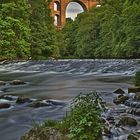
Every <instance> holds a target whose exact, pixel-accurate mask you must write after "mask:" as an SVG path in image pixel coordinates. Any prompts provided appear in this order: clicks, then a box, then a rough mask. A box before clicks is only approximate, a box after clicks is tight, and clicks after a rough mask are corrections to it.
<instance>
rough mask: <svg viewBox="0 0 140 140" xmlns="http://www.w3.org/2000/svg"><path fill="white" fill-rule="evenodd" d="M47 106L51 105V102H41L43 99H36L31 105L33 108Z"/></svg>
mask: <svg viewBox="0 0 140 140" xmlns="http://www.w3.org/2000/svg"><path fill="white" fill-rule="evenodd" d="M45 106H49V104H47V103H44V102H41V101H34V102H32V104H30V105H29V107H33V108H38V107H45Z"/></svg>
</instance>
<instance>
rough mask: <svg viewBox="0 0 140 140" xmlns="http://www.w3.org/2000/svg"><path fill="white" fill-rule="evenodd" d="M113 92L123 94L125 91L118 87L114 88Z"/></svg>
mask: <svg viewBox="0 0 140 140" xmlns="http://www.w3.org/2000/svg"><path fill="white" fill-rule="evenodd" d="M114 93H116V94H124V93H125V92H124V91H123V90H122V89H121V88H119V89H117V90H115V91H114Z"/></svg>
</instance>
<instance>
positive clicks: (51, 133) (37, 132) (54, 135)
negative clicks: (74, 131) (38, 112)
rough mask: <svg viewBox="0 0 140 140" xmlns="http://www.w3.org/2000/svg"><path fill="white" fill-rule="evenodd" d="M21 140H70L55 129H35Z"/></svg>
mask: <svg viewBox="0 0 140 140" xmlns="http://www.w3.org/2000/svg"><path fill="white" fill-rule="evenodd" d="M21 140H68V138H67V137H66V136H65V135H64V134H62V133H61V132H60V131H59V130H57V129H55V128H48V127H46V128H34V129H32V130H30V131H29V132H28V133H27V134H25V135H24V136H23V137H22V138H21Z"/></svg>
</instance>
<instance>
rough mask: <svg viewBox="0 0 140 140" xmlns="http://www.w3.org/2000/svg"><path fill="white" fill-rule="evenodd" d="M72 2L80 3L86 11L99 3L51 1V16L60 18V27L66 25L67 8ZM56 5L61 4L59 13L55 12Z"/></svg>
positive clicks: (89, 1)
mask: <svg viewBox="0 0 140 140" xmlns="http://www.w3.org/2000/svg"><path fill="white" fill-rule="evenodd" d="M70 2H77V3H79V4H80V5H81V6H82V7H83V9H84V11H86V10H89V9H90V8H92V7H95V6H96V5H97V4H98V2H97V1H96V0H51V2H50V10H51V16H52V17H54V16H55V15H57V16H59V18H60V19H59V24H58V26H59V27H63V26H64V25H65V23H66V8H67V6H68V4H69V3H70ZM54 3H59V4H60V5H59V6H60V7H59V9H58V10H57V11H55V10H54Z"/></svg>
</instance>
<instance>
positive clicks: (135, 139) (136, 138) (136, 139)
mask: <svg viewBox="0 0 140 140" xmlns="http://www.w3.org/2000/svg"><path fill="white" fill-rule="evenodd" d="M127 140H140V137H139V136H138V135H137V134H135V133H132V134H129V135H128V137H127Z"/></svg>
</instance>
